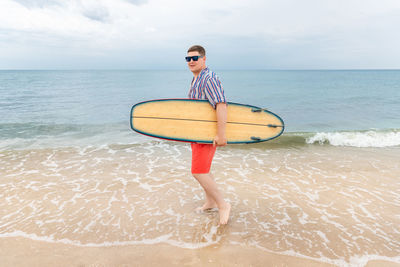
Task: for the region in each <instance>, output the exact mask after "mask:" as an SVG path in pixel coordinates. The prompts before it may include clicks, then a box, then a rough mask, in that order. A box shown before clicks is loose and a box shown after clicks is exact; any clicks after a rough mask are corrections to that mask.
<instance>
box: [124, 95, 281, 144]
mask: <svg viewBox="0 0 400 267" xmlns="http://www.w3.org/2000/svg"><path fill="white" fill-rule="evenodd" d="M227 104H228V105H227V111H228V117H227V122H226V137H227V141H228V144H240V143H246V144H247V143H258V142H264V141H268V140H271V139H274V138H277V137H278V136H280V135H281V134H282V133H283V131H284V128H285V125H284V122H283V120H282V119H281V118H280V117H279V116H278V115H276V114H274V113H272V112H271V111H269V110H266V109H263V108H259V107H255V106H251V105H244V104H239V103H232V102H228V103H227ZM130 123H131V128H132V130H134V131H136V132H138V133H140V134H144V135H147V136H151V137H156V138H162V139H167V140H173V141H183V142H194V143H212V142H213V139H214V137H215V136H216V134H217V115H216V111H215V109H214V108H213V107H212V106H211V104H210V103H209V102H208V101H207V100H195V99H158V100H150V101H145V102H140V103H137V104H135V105H134V106H133V107H132V109H131V119H130Z"/></svg>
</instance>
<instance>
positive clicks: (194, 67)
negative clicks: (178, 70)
mask: <svg viewBox="0 0 400 267" xmlns="http://www.w3.org/2000/svg"><path fill="white" fill-rule="evenodd" d="M187 56H188V57H193V56H198V57H199V59H198V60H197V61H194V60H193V59H192V60H190V62H188V63H187V64H188V67H189V69H190V71H191V72H193V73H199V72H201V70H202V69H204V68H205V67H206V57H205V56H204V57H200V53H199V52H197V51H192V52H189V53H188V54H187Z"/></svg>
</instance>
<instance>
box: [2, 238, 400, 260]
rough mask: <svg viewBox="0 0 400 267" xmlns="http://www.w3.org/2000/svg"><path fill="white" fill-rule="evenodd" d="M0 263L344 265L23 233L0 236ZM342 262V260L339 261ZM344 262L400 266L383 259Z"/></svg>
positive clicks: (252, 252)
mask: <svg viewBox="0 0 400 267" xmlns="http://www.w3.org/2000/svg"><path fill="white" fill-rule="evenodd" d="M0 258H1V259H2V261H1V265H2V266H15V267H18V266H60V267H62V266H157V265H160V264H162V266H266V265H268V266H310V267H313V266H344V265H342V264H339V265H336V264H330V263H326V262H322V261H318V260H313V259H306V258H303V257H296V256H290V255H282V254H279V253H272V252H266V251H262V250H261V249H257V248H253V247H249V246H242V245H240V246H239V245H228V244H222V245H221V244H218V245H213V246H208V247H205V248H200V249H186V248H179V247H175V246H172V245H168V244H153V245H127V246H109V247H78V246H74V245H67V244H60V243H48V242H45V241H35V240H31V239H28V238H23V237H5V238H0ZM3 264H4V265H3ZM343 264H345V263H343ZM346 266H366V267H377V266H386V267H392V266H393V267H394V266H400V264H399V263H395V262H392V261H386V260H375V259H372V260H368V262H366V264H360V263H358V264H355V265H350V264H347V265H346Z"/></svg>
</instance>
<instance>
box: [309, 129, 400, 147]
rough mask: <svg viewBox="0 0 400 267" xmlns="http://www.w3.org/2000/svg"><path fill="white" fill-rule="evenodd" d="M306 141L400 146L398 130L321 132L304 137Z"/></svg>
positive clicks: (352, 145) (312, 142)
mask: <svg viewBox="0 0 400 267" xmlns="http://www.w3.org/2000/svg"><path fill="white" fill-rule="evenodd" d="M306 143H307V144H315V143H318V144H321V145H323V144H329V145H332V146H348V147H394V146H400V130H387V131H377V130H371V131H364V132H362V131H361V132H321V133H316V134H314V135H313V136H311V137H308V138H306Z"/></svg>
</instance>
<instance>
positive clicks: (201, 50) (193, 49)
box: [187, 45, 206, 57]
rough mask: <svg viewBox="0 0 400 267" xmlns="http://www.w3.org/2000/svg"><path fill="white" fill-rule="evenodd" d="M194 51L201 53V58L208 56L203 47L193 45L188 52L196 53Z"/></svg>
mask: <svg viewBox="0 0 400 267" xmlns="http://www.w3.org/2000/svg"><path fill="white" fill-rule="evenodd" d="M194 51H197V52H199V54H200V56H203V57H204V56H205V55H206V50H205V49H204V47H202V46H201V45H193V46H191V47H190V48H189V49H188V51H187V52H188V53H189V52H194Z"/></svg>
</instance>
